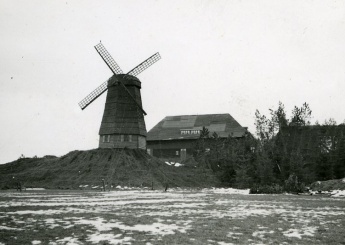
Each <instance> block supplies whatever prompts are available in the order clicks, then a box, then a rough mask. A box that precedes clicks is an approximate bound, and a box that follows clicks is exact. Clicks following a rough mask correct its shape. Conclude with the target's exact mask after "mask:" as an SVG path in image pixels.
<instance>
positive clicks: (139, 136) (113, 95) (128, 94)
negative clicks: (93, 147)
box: [79, 43, 161, 149]
mask: <svg viewBox="0 0 345 245" xmlns="http://www.w3.org/2000/svg"><path fill="white" fill-rule="evenodd" d="M95 49H96V50H97V52H98V53H99V55H100V56H101V57H102V59H103V60H104V62H105V63H106V64H107V65H108V67H109V68H110V70H111V71H112V72H113V73H114V75H113V76H112V77H110V78H109V79H108V80H107V81H106V82H104V83H102V84H101V85H100V86H99V87H97V88H96V89H95V90H94V91H93V92H91V93H90V94H89V95H88V96H86V97H85V98H84V99H83V100H82V101H80V102H79V106H80V107H81V109H82V110H84V109H85V108H86V107H87V106H88V105H90V104H91V103H92V102H93V101H94V100H95V99H97V98H98V97H99V96H100V95H101V94H103V93H104V92H105V91H106V90H108V93H107V99H106V102H105V108H104V113H103V118H102V123H101V128H100V130H99V136H100V137H99V148H125V147H127V148H131V149H138V148H139V149H146V134H147V131H146V126H145V121H144V115H146V112H145V111H144V110H143V108H142V102H141V95H140V89H141V82H140V80H139V79H138V78H136V77H135V76H136V75H138V74H139V73H141V72H142V71H144V70H145V69H146V68H148V67H149V66H151V65H152V64H154V63H155V62H157V61H158V60H159V59H160V58H161V57H160V55H159V53H156V54H154V55H152V56H151V57H150V58H148V59H147V60H145V61H144V62H142V63H140V64H139V65H138V66H136V67H135V68H133V69H132V70H131V71H129V72H128V73H127V74H123V72H122V70H121V68H120V67H119V66H118V64H117V63H116V62H115V60H114V59H113V58H112V57H111V56H110V54H109V53H108V51H107V50H106V49H105V47H104V46H103V45H102V43H99V44H97V45H96V46H95Z"/></svg>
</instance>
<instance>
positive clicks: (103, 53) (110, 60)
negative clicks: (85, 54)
mask: <svg viewBox="0 0 345 245" xmlns="http://www.w3.org/2000/svg"><path fill="white" fill-rule="evenodd" d="M95 49H96V50H97V52H98V53H99V55H100V56H101V57H102V59H103V60H104V62H105V63H106V64H107V66H108V67H109V68H110V70H112V72H113V73H114V74H123V71H122V70H121V68H120V66H119V65H118V64H117V63H116V61H115V60H114V59H113V57H111V55H110V54H109V52H108V51H107V50H106V49H105V47H104V46H103V44H102V43H99V44H97V45H96V46H95Z"/></svg>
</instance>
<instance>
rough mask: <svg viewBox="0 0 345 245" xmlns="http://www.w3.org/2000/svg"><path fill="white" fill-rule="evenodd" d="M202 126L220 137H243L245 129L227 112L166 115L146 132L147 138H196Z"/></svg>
mask: <svg viewBox="0 0 345 245" xmlns="http://www.w3.org/2000/svg"><path fill="white" fill-rule="evenodd" d="M203 127H205V128H207V129H208V130H209V131H210V134H211V135H212V133H213V132H216V133H217V134H218V135H219V136H220V137H228V136H229V135H231V136H232V137H243V136H244V134H245V132H246V130H247V129H246V128H244V127H242V126H241V125H240V124H239V123H238V122H237V121H236V120H235V119H234V118H233V117H232V116H231V115H230V114H228V113H227V114H207V115H185V116H167V117H165V118H164V119H163V120H161V121H160V122H159V123H158V124H157V125H156V126H154V127H153V128H152V129H151V130H150V131H149V132H148V134H147V140H148V141H153V140H175V139H197V138H199V136H200V134H199V131H200V130H201V129H202V128H203Z"/></svg>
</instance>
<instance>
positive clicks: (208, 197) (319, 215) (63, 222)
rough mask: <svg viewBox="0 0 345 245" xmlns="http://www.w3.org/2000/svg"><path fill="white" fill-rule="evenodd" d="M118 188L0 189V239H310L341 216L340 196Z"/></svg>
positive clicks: (230, 241)
mask: <svg viewBox="0 0 345 245" xmlns="http://www.w3.org/2000/svg"><path fill="white" fill-rule="evenodd" d="M118 189H121V191H111V192H99V191H79V192H78V191H69V192H53V191H45V192H42V191H38V192H21V193H19V192H0V234H9V237H7V238H6V240H2V239H4V238H1V237H0V245H2V244H7V243H6V242H5V241H12V242H10V243H14V244H15V243H16V242H17V243H18V244H21V241H23V239H24V240H25V239H27V237H31V236H32V234H34V236H32V237H33V238H32V239H31V240H30V241H29V243H31V244H51V245H53V244H85V243H87V244H100V243H103V242H107V244H136V243H140V244H145V243H146V244H161V243H166V244H169V243H171V242H172V241H175V240H174V239H178V241H179V242H178V243H180V244H186V243H194V244H238V243H245V244H258V243H263V244H265V243H275V242H276V243H280V241H286V242H288V243H304V242H306V243H313V242H315V241H319V240H315V237H317V238H318V239H321V238H320V237H319V236H320V232H319V231H320V230H322V231H323V235H326V236H330V235H331V234H332V233H331V232H332V231H331V229H330V227H334V226H340V227H341V226H344V224H345V223H344V220H345V213H344V207H345V199H342V198H333V197H323V196H322V197H316V196H291V195H290V196H287V195H249V190H237V189H231V188H219V189H217V188H210V189H202V190H199V191H197V190H182V189H169V192H163V191H150V190H145V189H142V190H129V189H125V188H123V187H118ZM336 195H339V192H336V193H334V195H333V196H336ZM315 202H317V205H315ZM215 231H217V232H215ZM27 233H30V235H28V234H27ZM13 234H15V235H13ZM24 236H25V237H26V238H25V237H24ZM47 236H48V237H49V239H48V240H47V239H46V237H47ZM174 237H175V238H174ZM11 239H12V240H11ZM321 241H322V242H323V241H324V240H322V239H321V240H320V242H321ZM27 242H28V241H27V240H25V243H24V244H27ZM320 244H321V243H320Z"/></svg>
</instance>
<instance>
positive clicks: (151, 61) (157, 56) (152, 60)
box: [127, 53, 161, 76]
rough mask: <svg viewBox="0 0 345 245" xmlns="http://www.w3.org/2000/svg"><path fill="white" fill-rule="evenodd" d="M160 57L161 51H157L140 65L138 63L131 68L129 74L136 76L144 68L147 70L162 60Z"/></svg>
mask: <svg viewBox="0 0 345 245" xmlns="http://www.w3.org/2000/svg"><path fill="white" fill-rule="evenodd" d="M160 58H161V56H160V54H159V53H155V54H154V55H152V56H151V57H150V58H148V59H147V60H145V61H144V62H142V63H140V64H139V65H137V66H136V67H135V68H133V69H132V70H130V71H129V72H128V73H127V74H128V75H132V76H136V75H138V74H139V73H141V72H143V71H144V70H146V69H147V68H148V67H150V66H151V65H153V64H154V63H156V62H157V61H158V60H160Z"/></svg>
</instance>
